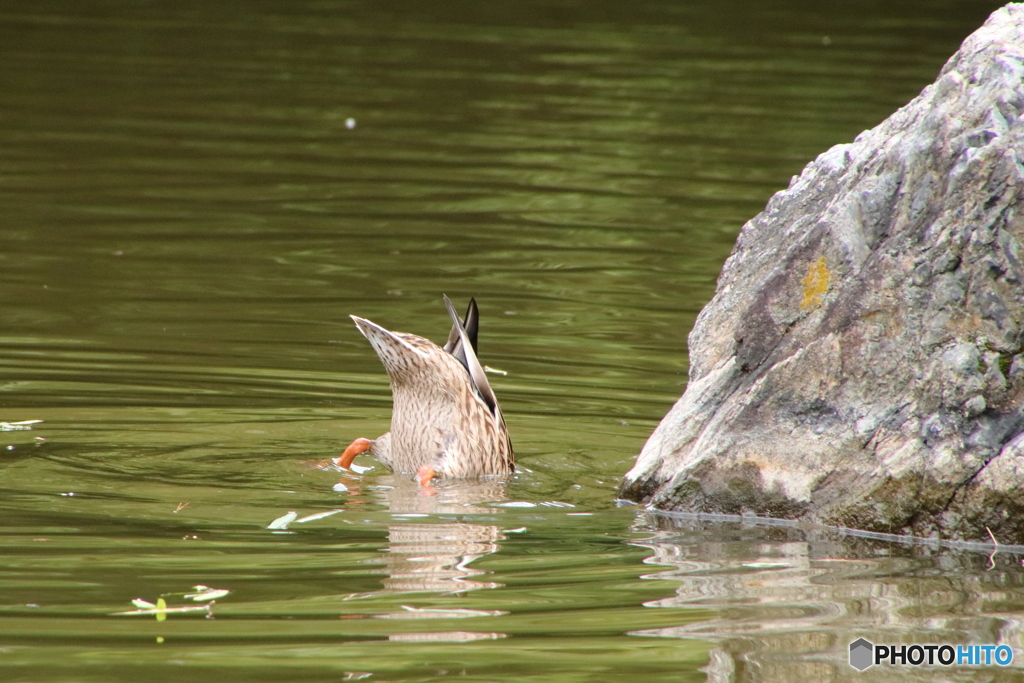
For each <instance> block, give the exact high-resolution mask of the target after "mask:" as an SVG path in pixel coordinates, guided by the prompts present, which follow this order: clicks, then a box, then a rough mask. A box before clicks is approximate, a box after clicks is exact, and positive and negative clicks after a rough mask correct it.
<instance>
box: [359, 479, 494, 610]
mask: <svg viewBox="0 0 1024 683" xmlns="http://www.w3.org/2000/svg"><path fill="white" fill-rule="evenodd" d="M379 483H380V484H383V485H384V487H382V493H383V498H384V500H385V501H386V502H387V504H388V509H389V510H390V512H391V514H392V515H393V516H396V517H397V518H398V519H399V520H401V517H402V515H427V516H429V517H431V518H437V517H441V518H442V519H454V520H455V521H442V522H437V523H431V522H424V523H416V522H413V521H411V520H412V519H418V517H410V521H409V522H402V521H399V523H395V524H389V525H388V541H389V545H388V549H387V553H386V554H385V556H384V564H385V567H386V569H385V570H384V571H385V572H386V573H387V578H386V579H384V588H385V591H388V592H399V593H406V592H419V591H434V592H443V593H454V592H464V591H471V590H478V589H481V588H497V587H499V586H501V585H502V584H500V583H496V582H494V581H484V580H481V578H480V577H482V576H483V575H485V574H487V573H489V572H487V571H485V570H481V569H474V568H472V567H470V564H471V563H472V562H474V561H475V560H477V559H479V558H481V557H483V556H485V555H489V554H491V553H494V552H497V551H498V549H499V548H500V547H501V546H499V545H498V541H502V540H504V538H505V537H504V535H502V533H501V529H499V528H498V527H497V526H494V525H491V524H473V523H469V522H463V521H459V520H458V518H459V517H460V516H461V515H468V514H488V513H494V512H497V511H496V510H494V509H492V508H488V507H486V506H481V504H483V503H487V502H491V501H501V500H504V499H505V497H506V494H505V485H504V484H503V483H501V482H488V481H484V482H479V481H451V482H444V481H442V482H439V483H438V485H437V486H435V487H434V488H433V490H432V494H433V495H425V491H424V490H423V489H422V488H421V487H420V486H419V485H418V484H416V483H415V482H411V481H407V480H406V479H405V478H402V477H382V478H381V479H380V480H379ZM386 486H391V487H392V488H385V487H386Z"/></svg>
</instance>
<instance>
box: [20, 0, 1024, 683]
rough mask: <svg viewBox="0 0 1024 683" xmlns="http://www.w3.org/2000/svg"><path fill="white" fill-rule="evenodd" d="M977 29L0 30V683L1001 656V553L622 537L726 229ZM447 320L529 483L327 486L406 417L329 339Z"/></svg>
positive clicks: (885, 6) (670, 527) (74, 13)
mask: <svg viewBox="0 0 1024 683" xmlns="http://www.w3.org/2000/svg"><path fill="white" fill-rule="evenodd" d="M994 7H995V5H994V4H992V3H986V2H967V1H964V2H949V1H942V0H938V1H931V2H907V3H885V2H876V1H866V0H851V1H850V2H844V3H831V4H829V5H827V7H826V5H822V4H821V3H812V2H785V3H784V2H773V1H765V0H734V1H729V2H721V3H714V4H697V3H683V2H676V1H668V0H651V1H650V2H643V3H638V4H629V3H612V2H597V1H593V2H582V1H575V0H563V1H558V2H538V1H533V2H517V3H501V4H499V3H489V4H488V3H479V2H464V1H462V0H454V1H453V0H449V1H447V2H435V1H434V0H422V1H421V2H416V3H412V2H407V3H406V2H397V1H394V0H380V1H378V2H372V3H370V2H329V1H326V0H297V1H293V2H271V1H269V0H264V1H257V0H252V1H249V2H241V1H235V0H225V1H223V2H218V3H208V2H199V1H198V0H182V1H180V2H175V3H131V2H123V1H116V0H83V1H70V0H61V1H59V2H58V1H57V0H49V1H47V0H43V1H38V2H19V1H13V2H5V3H2V4H0V64H2V68H0V92H2V93H3V95H2V106H0V206H2V207H3V215H2V217H0V237H2V242H0V278H2V282H3V297H2V298H0V368H2V372H0V420H3V421H7V422H18V421H26V420H42V422H41V423H35V424H32V425H23V426H24V427H31V429H18V430H12V431H5V432H3V433H2V436H0V440H2V443H0V448H2V449H3V450H0V453H2V455H0V514H2V515H3V524H2V525H0V680H3V681H20V682H33V683H34V682H54V681H60V682H64V681H68V682H70V681H75V682H79V681H89V682H93V681H103V682H106V681H117V682H122V681H124V682H127V681H141V680H145V681H154V682H162V681H174V682H176V683H177V682H180V681H218V682H233V681H247V682H251V681H343V680H367V681H433V680H448V679H458V680H465V681H498V680H500V681H537V682H539V681H558V682H564V681H609V682H611V681H629V682H630V683H635V682H636V681H688V680H714V681H725V680H766V681H767V680H801V681H810V680H859V678H860V677H862V676H868V675H869V674H858V673H857V672H856V671H855V670H854V669H852V668H851V667H849V665H848V664H847V660H846V658H847V647H848V644H849V643H850V642H851V641H852V640H854V639H856V638H858V637H862V636H863V637H867V638H869V639H871V638H875V639H876V642H919V643H929V642H932V643H946V642H948V643H996V642H1000V643H1008V644H1011V645H1013V646H1014V647H1017V648H1021V645H1022V638H1024V621H1022V619H1021V617H1020V613H1021V610H1022V609H1024V571H1022V567H1021V565H1020V558H1019V557H1018V556H1014V555H1011V554H1009V553H998V554H996V555H994V556H992V557H989V555H988V554H987V553H984V552H965V551H955V550H949V549H944V550H938V549H935V548H933V547H930V546H926V545H909V544H900V543H894V542H891V541H886V540H878V539H866V538H851V537H846V536H843V535H841V534H839V533H836V532H830V531H828V530H821V529H817V530H814V529H802V528H797V527H781V526H777V525H772V524H767V523H755V522H753V521H748V522H743V523H739V522H736V521H714V520H702V519H692V518H687V517H685V516H680V517H667V516H657V515H654V514H652V513H650V512H646V511H644V510H641V509H638V508H636V507H635V506H628V505H619V504H617V503H616V502H615V500H614V497H615V489H616V485H617V483H618V482H619V480H620V478H621V475H622V474H623V473H624V472H625V471H626V470H627V469H629V467H630V466H631V464H632V462H633V459H634V458H635V456H636V454H637V453H638V452H639V450H640V448H641V447H642V445H643V442H644V440H645V438H646V437H647V435H648V434H649V433H650V432H651V430H652V429H653V428H654V426H655V424H657V421H658V420H659V419H660V418H661V416H662V415H663V414H664V413H665V412H666V411H667V409H668V408H669V406H670V405H671V404H672V402H673V401H674V400H675V399H676V398H678V396H679V395H680V393H681V392H682V390H683V388H684V387H685V383H686V372H687V362H686V347H685V342H686V334H687V332H688V331H689V329H690V327H691V325H692V323H693V320H694V317H695V316H696V314H697V312H698V311H699V310H700V308H701V307H702V306H703V305H704V304H705V303H706V302H707V301H708V299H710V297H711V295H712V293H713V290H714V283H715V279H716V277H717V274H718V270H719V268H720V266H721V263H722V261H723V260H724V259H725V258H726V256H727V255H728V253H729V251H730V249H731V246H732V242H733V240H734V238H735V236H736V233H737V232H738V230H739V228H740V226H741V225H742V224H743V222H744V221H746V220H747V219H749V218H750V217H752V216H753V215H754V214H756V213H757V212H758V211H759V210H760V209H761V207H763V205H764V203H765V202H766V200H767V199H768V197H769V196H770V195H771V193H772V192H774V191H776V190H779V189H781V188H783V187H785V186H786V184H787V183H788V180H789V177H790V176H791V175H792V174H795V173H798V172H799V171H800V169H801V168H802V167H803V165H804V164H806V163H807V162H808V161H809V160H811V159H812V158H814V156H816V155H817V154H818V153H820V152H822V151H824V150H825V149H827V148H828V147H830V146H831V145H833V144H837V143H841V142H846V141H849V140H850V139H852V138H853V137H854V136H855V135H856V134H857V133H858V132H860V131H861V130H863V129H865V128H868V127H871V126H873V125H875V124H877V123H878V122H879V121H881V120H882V119H884V118H885V117H886V116H888V115H889V114H890V113H891V112H892V111H893V110H895V109H896V108H897V107H899V106H901V105H902V104H904V103H905V102H907V101H908V100H909V99H910V98H912V97H913V96H914V95H915V94H916V93H917V92H918V91H919V90H920V89H921V88H922V87H923V86H925V85H926V84H928V83H929V82H930V81H931V80H932V79H933V78H934V76H935V74H936V73H937V71H938V69H939V67H940V66H941V64H942V63H943V62H944V61H945V59H946V58H947V57H948V56H949V55H950V54H952V52H953V51H954V50H955V49H956V47H957V45H958V44H959V42H960V41H961V40H962V39H963V38H964V37H965V36H967V35H968V34H969V33H970V32H971V31H973V30H974V29H975V28H976V27H977V26H978V25H980V23H981V22H982V21H983V20H984V18H985V16H986V15H987V14H988V12H990V11H991V10H992V9H994ZM826 9H827V11H826ZM442 293H447V294H448V295H449V296H451V297H452V298H453V300H455V302H456V305H458V306H460V307H461V306H463V305H464V304H465V302H466V301H467V300H468V298H469V297H470V296H475V297H476V298H477V300H478V302H479V304H480V307H481V312H482V326H481V327H482V331H481V342H480V354H481V357H482V360H483V361H484V362H485V363H487V364H488V365H490V366H492V367H495V368H498V369H500V370H502V371H504V372H506V373H507V374H506V375H492V384H493V386H494V389H495V392H496V393H497V395H498V397H499V399H500V401H501V403H502V406H503V409H504V412H505V416H506V419H507V422H508V425H509V429H510V432H511V436H512V440H513V443H514V445H515V448H516V452H517V458H518V463H519V465H520V471H519V472H518V473H517V474H516V475H515V476H514V477H511V478H509V480H508V481H506V482H485V483H479V482H461V483H460V482H450V483H443V484H441V485H440V486H439V487H438V489H437V492H436V495H434V496H424V495H421V493H420V491H419V490H418V489H417V488H416V487H414V486H412V485H411V483H410V482H408V481H406V480H404V479H403V478H396V477H393V476H391V475H389V474H388V473H387V472H385V471H383V468H382V467H381V466H379V465H377V466H376V467H374V468H373V469H372V470H369V471H367V472H364V473H362V474H348V473H343V472H340V471H337V470H332V469H331V468H329V467H323V466H322V465H321V463H323V462H324V461H325V460H327V459H328V458H330V457H332V456H336V455H337V454H338V453H339V452H340V449H341V448H343V447H344V446H345V445H346V444H347V443H348V442H349V441H350V440H352V439H353V438H355V437H358V436H366V437H371V438H372V437H375V436H377V435H379V434H381V433H383V432H384V431H386V430H387V425H388V421H389V419H390V392H389V390H388V386H387V381H386V377H385V375H384V373H383V371H382V368H381V366H380V364H379V362H378V360H377V358H376V356H375V354H374V353H373V351H372V350H371V348H370V347H369V345H368V344H367V343H366V341H365V340H364V339H363V338H362V337H361V336H360V335H359V333H358V332H357V331H356V329H355V328H354V327H353V326H352V324H351V322H350V321H349V319H348V315H349V314H356V315H360V316H363V317H367V318H369V319H371V320H374V321H375V322H378V323H380V324H382V325H385V326H387V327H390V328H392V329H400V330H404V331H409V332H415V333H418V334H421V335H424V336H428V337H431V338H433V339H435V340H441V339H443V338H444V337H445V335H446V334H447V330H448V326H449V324H448V321H447V317H446V315H445V311H444V308H443V305H442V302H441V294H442ZM357 462H358V463H359V464H361V465H362V466H364V467H370V466H373V465H374V462H373V461H372V460H370V459H368V458H365V457H363V458H361V459H360V460H358V461H357ZM339 483H340V484H342V486H337V485H338V484H339ZM290 513H294V514H290ZM275 522H276V523H275ZM270 527H276V528H270ZM195 586H207V587H209V588H210V589H215V590H216V591H217V592H216V593H211V592H209V591H204V590H203V589H195V588H194V587H195ZM223 591H227V592H226V593H224V592H223ZM196 593H199V594H200V595H198V596H197V597H190V596H194V595H195V594H196ZM133 600H137V601H139V600H141V601H143V602H136V603H134V604H133V602H132V601H133ZM158 600H162V601H163V603H158ZM153 605H160V606H161V607H162V606H166V607H167V608H169V609H170V610H171V611H169V612H162V613H154V612H153V610H152V607H151V606H153ZM204 605H205V606H206V607H204ZM185 607H192V608H198V609H192V610H180V609H179V608H185ZM126 612H138V613H135V614H125V613H126ZM1021 662H1024V649H1018V650H1017V659H1015V661H1014V665H1015V666H1013V667H1010V668H1006V669H1003V668H998V667H991V666H989V667H961V668H958V669H956V670H948V671H946V670H943V671H940V672H938V673H941V674H943V675H944V676H946V677H947V678H957V679H969V680H986V681H988V680H1011V679H1013V678H1014V677H1016V676H1019V675H1020V668H1019V666H1020V664H1021ZM935 673H936V670H935V669H934V668H932V669H920V670H919V669H917V668H914V667H906V668H902V669H901V668H898V667H894V668H887V669H884V670H882V669H876V670H874V672H872V675H873V676H874V678H873V680H878V677H879V676H883V677H889V678H893V679H900V680H903V679H917V678H927V677H929V674H935Z"/></svg>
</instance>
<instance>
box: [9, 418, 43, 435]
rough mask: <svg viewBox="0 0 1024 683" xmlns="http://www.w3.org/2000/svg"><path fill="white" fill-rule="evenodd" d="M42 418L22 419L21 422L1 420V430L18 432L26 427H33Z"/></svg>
mask: <svg viewBox="0 0 1024 683" xmlns="http://www.w3.org/2000/svg"><path fill="white" fill-rule="evenodd" d="M40 422H42V420H22V421H21V422H0V432H17V431H22V430H25V429H32V425H37V424H39V423H40Z"/></svg>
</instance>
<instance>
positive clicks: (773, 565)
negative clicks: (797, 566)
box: [741, 562, 793, 569]
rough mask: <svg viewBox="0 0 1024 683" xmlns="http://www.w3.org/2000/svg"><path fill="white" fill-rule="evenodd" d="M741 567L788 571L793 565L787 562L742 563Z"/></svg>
mask: <svg viewBox="0 0 1024 683" xmlns="http://www.w3.org/2000/svg"><path fill="white" fill-rule="evenodd" d="M741 566H743V567H747V568H748V569H789V568H790V567H792V566H793V565H792V564H789V563H788V562H744V563H743V564H742V565H741Z"/></svg>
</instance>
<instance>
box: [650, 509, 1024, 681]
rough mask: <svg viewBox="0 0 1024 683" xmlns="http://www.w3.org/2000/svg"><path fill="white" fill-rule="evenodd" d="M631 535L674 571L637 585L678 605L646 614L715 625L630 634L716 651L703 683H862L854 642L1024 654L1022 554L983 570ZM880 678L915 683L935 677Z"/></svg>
mask: <svg viewBox="0 0 1024 683" xmlns="http://www.w3.org/2000/svg"><path fill="white" fill-rule="evenodd" d="M636 530H637V531H642V532H650V536H649V537H648V538H645V539H641V540H638V541H636V542H635V545H638V546H641V547H645V548H649V549H650V550H651V551H652V552H653V553H654V554H653V555H652V556H651V557H649V558H648V559H647V560H646V563H647V564H652V565H659V566H665V567H670V569H668V570H667V571H659V572H657V573H652V574H649V575H647V576H646V577H645V578H651V579H659V580H665V579H668V580H672V581H676V582H678V586H677V588H676V590H675V595H674V596H672V597H668V598H665V599H662V600H658V601H653V602H649V603H646V604H647V606H649V607H656V608H659V607H660V608H665V607H668V608H680V607H684V608H685V607H694V608H704V609H707V608H711V609H715V610H716V611H717V613H718V615H719V616H718V617H717V618H715V619H711V620H707V621H700V622H696V623H688V624H686V625H681V626H678V627H669V628H659V629H648V630H641V631H634V632H632V633H631V635H635V636H656V637H671V638H698V639H701V640H708V641H711V642H715V643H717V644H718V647H717V648H715V649H714V650H713V651H712V656H711V662H710V663H709V664H708V667H707V669H706V670H707V672H708V679H709V680H710V681H748V680H749V681H762V680H764V681H774V680H847V679H849V680H851V681H852V680H858V679H857V676H863V674H861V673H860V672H858V671H856V670H855V669H853V668H852V667H850V666H849V664H848V647H849V644H850V643H851V642H852V641H854V640H856V639H857V638H860V637H865V638H867V639H868V640H870V641H872V642H876V643H896V644H899V643H948V644H952V645H956V644H961V643H979V644H1006V645H1009V646H1010V647H1012V648H1014V651H1015V652H1017V653H1020V652H1022V647H1024V617H1022V616H1021V614H1022V611H1024V574H1022V571H1021V567H1020V556H1019V555H1018V556H1014V555H1009V554H999V555H996V556H995V557H994V566H993V567H992V568H991V569H989V566H990V562H989V559H988V556H987V555H986V554H978V553H968V552H964V551H953V550H941V551H939V550H936V549H935V548H934V547H929V546H905V545H900V544H897V543H892V542H884V541H877V540H871V539H864V538H855V537H851V536H842V535H841V534H840V533H839V532H837V531H832V530H802V529H799V528H795V527H778V526H775V527H773V526H765V525H754V524H747V523H722V522H715V523H709V522H706V521H697V520H696V519H692V520H685V519H668V518H665V517H662V516H660V515H653V514H650V513H642V514H641V515H640V517H639V518H638V520H637V524H636ZM1021 660H1024V658H1020V657H1019V656H1018V658H1017V659H1015V661H1014V667H1012V668H1011V669H1009V670H1002V671H1001V674H1002V675H1004V676H1008V678H1007V679H1006V680H1010V679H1011V678H1013V677H1015V676H1020V669H1019V668H1017V667H1020V665H1021ZM938 668H940V669H941V668H944V667H938ZM998 669H999V668H998V667H987V668H979V669H969V668H958V669H957V674H956V675H957V676H963V677H966V678H965V679H966V680H973V678H972V676H974V675H978V676H981V678H983V679H984V680H990V679H991V676H992V674H994V673H999V671H998ZM887 672H888V673H889V674H893V675H899V677H900V678H901V680H917V679H918V677H920V678H921V679H922V680H923V679H925V678H930V676H934V674H935V673H936V669H935V668H932V667H894V668H888V669H887ZM904 677H906V678H904ZM1000 680H1001V679H1000Z"/></svg>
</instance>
